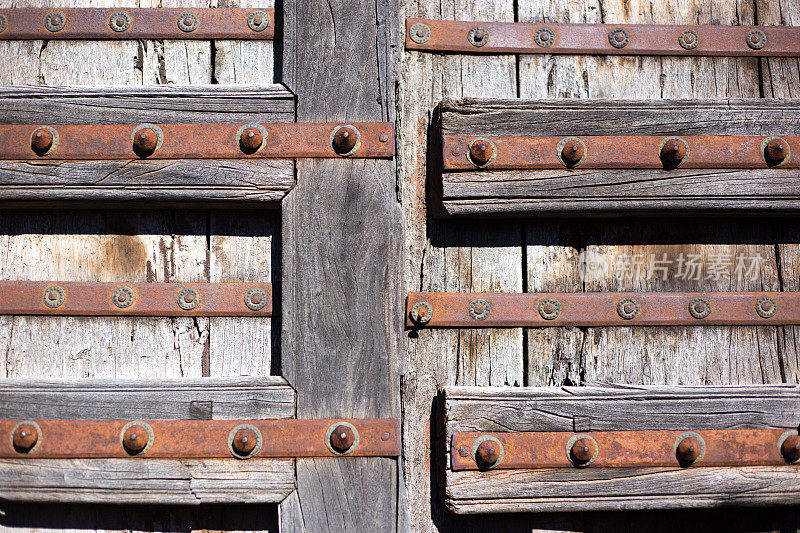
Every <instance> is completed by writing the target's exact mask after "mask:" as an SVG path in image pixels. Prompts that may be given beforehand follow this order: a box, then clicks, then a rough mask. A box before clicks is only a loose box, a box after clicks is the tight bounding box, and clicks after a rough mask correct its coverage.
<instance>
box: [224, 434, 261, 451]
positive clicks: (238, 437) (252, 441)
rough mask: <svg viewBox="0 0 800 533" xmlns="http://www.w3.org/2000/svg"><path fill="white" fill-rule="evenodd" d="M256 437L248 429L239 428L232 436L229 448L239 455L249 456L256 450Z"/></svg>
mask: <svg viewBox="0 0 800 533" xmlns="http://www.w3.org/2000/svg"><path fill="white" fill-rule="evenodd" d="M257 444H258V435H256V432H255V431H253V430H252V429H250V428H241V429H239V431H237V432H236V433H235V434H234V435H233V442H232V443H231V446H232V447H233V451H235V452H236V453H237V454H239V455H250V454H251V453H252V451H253V450H255V449H256V445H257Z"/></svg>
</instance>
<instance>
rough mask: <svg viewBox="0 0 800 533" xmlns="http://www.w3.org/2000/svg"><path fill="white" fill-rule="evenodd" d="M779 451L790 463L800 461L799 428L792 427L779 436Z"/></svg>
mask: <svg viewBox="0 0 800 533" xmlns="http://www.w3.org/2000/svg"><path fill="white" fill-rule="evenodd" d="M778 452H779V453H780V454H781V455H782V456H783V459H784V460H785V461H786V462H787V463H789V464H796V463H798V462H800V439H798V437H797V430H795V429H790V430H788V431H786V432H784V433H783V435H781V436H780V438H778Z"/></svg>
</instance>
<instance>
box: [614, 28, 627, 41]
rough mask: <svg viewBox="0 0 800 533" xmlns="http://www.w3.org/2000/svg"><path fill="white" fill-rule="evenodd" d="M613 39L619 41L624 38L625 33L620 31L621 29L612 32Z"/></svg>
mask: <svg viewBox="0 0 800 533" xmlns="http://www.w3.org/2000/svg"><path fill="white" fill-rule="evenodd" d="M614 40H615V41H617V42H618V43H621V42H622V41H624V40H625V34H624V33H622V32H621V31H620V32H617V33H615V34H614Z"/></svg>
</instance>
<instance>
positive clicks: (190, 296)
mask: <svg viewBox="0 0 800 533" xmlns="http://www.w3.org/2000/svg"><path fill="white" fill-rule="evenodd" d="M183 301H184V302H186V303H188V304H190V303H192V302H193V301H194V293H192V292H187V293H186V294H184V295H183Z"/></svg>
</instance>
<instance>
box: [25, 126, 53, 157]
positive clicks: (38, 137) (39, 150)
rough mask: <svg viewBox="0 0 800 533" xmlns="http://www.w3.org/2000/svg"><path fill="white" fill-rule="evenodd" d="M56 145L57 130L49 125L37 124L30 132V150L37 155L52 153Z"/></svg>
mask: <svg viewBox="0 0 800 533" xmlns="http://www.w3.org/2000/svg"><path fill="white" fill-rule="evenodd" d="M57 147H58V132H57V131H56V130H55V129H54V128H52V127H51V126H38V127H37V128H36V129H35V130H34V131H33V133H32V134H31V150H33V152H34V153H35V154H36V155H38V156H40V157H41V156H45V155H47V154H49V153H52V152H53V150H55V149H56V148H57Z"/></svg>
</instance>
